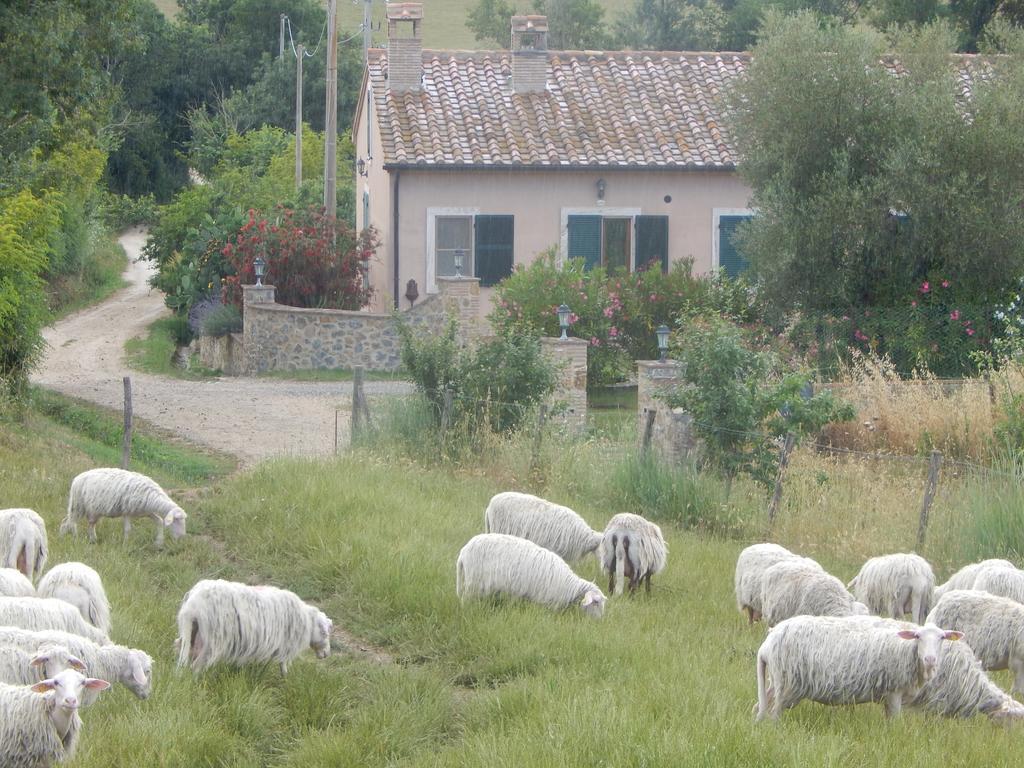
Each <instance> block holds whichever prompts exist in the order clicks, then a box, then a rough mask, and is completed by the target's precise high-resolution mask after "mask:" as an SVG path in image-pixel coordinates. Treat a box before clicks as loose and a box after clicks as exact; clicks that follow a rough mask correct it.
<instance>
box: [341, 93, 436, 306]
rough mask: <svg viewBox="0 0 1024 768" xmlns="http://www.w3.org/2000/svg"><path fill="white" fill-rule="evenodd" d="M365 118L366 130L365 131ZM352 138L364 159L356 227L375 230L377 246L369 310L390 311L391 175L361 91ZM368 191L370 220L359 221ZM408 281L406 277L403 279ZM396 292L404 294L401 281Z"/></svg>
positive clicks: (374, 111)
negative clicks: (386, 167)
mask: <svg viewBox="0 0 1024 768" xmlns="http://www.w3.org/2000/svg"><path fill="white" fill-rule="evenodd" d="M367 119H369V131H367ZM353 139H354V141H355V147H356V158H357V159H359V158H362V159H363V160H365V161H366V175H365V176H359V175H358V174H356V183H355V190H356V228H357V229H358V230H362V229H363V228H364V227H366V226H367V224H370V225H372V226H373V227H375V228H376V229H377V236H378V238H379V239H380V247H379V248H378V249H377V258H376V259H375V260H373V261H372V262H371V264H370V285H371V286H372V287H373V290H374V300H373V302H372V303H371V305H370V307H369V309H370V310H371V311H374V312H390V311H391V310H392V309H393V304H392V295H393V290H392V279H391V278H392V266H391V265H392V264H393V255H392V254H393V250H392V243H391V238H392V230H391V207H392V206H391V183H392V177H391V176H390V175H389V174H388V173H387V172H386V171H385V170H384V150H383V149H382V147H381V143H380V130H379V129H378V122H377V108H376V105H375V104H374V102H373V99H372V98H371V99H369V101H367V98H366V93H364V94H363V101H362V110H361V111H360V113H359V117H358V119H357V121H356V123H355V124H354V126H353ZM364 191H368V192H369V193H370V219H369V222H366V221H364V220H363V192H364ZM406 279H407V280H408V278H406ZM399 293H400V294H404V293H405V283H404V282H403V283H402V286H401V290H400V291H399ZM420 295H421V296H423V297H424V298H426V291H425V290H423V289H422V288H421V289H420ZM408 307H409V302H407V301H405V299H402V307H401V308H402V309H408Z"/></svg>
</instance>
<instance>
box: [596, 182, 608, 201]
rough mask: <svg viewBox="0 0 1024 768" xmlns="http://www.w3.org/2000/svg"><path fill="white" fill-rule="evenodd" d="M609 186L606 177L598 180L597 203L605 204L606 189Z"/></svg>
mask: <svg viewBox="0 0 1024 768" xmlns="http://www.w3.org/2000/svg"><path fill="white" fill-rule="evenodd" d="M607 188H608V185H607V184H606V183H605V180H604V179H598V180H597V204H598V205H604V191H605V189H607Z"/></svg>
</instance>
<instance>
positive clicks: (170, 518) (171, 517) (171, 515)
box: [164, 512, 174, 525]
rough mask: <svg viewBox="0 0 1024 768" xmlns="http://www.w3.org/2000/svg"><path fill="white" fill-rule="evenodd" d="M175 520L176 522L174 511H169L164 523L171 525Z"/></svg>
mask: <svg viewBox="0 0 1024 768" xmlns="http://www.w3.org/2000/svg"><path fill="white" fill-rule="evenodd" d="M173 522H174V513H173V512H168V513H167V514H166V515H164V525H170V524H171V523H173Z"/></svg>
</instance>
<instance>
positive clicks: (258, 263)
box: [252, 256, 267, 286]
mask: <svg viewBox="0 0 1024 768" xmlns="http://www.w3.org/2000/svg"><path fill="white" fill-rule="evenodd" d="M252 268H253V271H254V272H255V273H256V285H257V286H261V285H263V276H264V275H265V274H266V273H267V262H266V260H265V259H264V258H263V257H262V256H257V257H256V258H255V259H254V260H253V262H252Z"/></svg>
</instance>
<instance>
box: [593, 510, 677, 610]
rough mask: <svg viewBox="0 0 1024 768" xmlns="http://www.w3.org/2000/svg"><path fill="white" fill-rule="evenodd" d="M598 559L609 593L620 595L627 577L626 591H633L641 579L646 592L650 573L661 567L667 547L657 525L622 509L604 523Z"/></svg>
mask: <svg viewBox="0 0 1024 768" xmlns="http://www.w3.org/2000/svg"><path fill="white" fill-rule="evenodd" d="M598 559H599V560H600V561H601V569H602V570H603V571H604V572H605V573H607V574H608V592H609V593H610V594H613V595H621V594H622V588H623V585H624V584H625V582H626V580H627V579H628V580H629V591H630V593H633V592H636V588H637V585H639V584H640V582H641V581H643V582H644V588H645V589H646V591H647V593H648V594H650V592H651V576H652V575H654V574H656V573H661V571H662V570H664V568H665V561H666V560H667V559H668V546H667V545H666V544H665V538H664V537H663V536H662V535H661V528H659V527H658V526H657V525H655V524H654V523H652V522H650V521H649V520H645V519H644V518H642V517H640V515H633V514H630V513H629V512H622V513H620V514H618V515H615V517H613V518H612V519H611V520H609V521H608V525H606V526H605V529H604V535H603V536H602V538H601V546H600V548H599V549H598ZM616 579H617V580H618V583H616Z"/></svg>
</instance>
